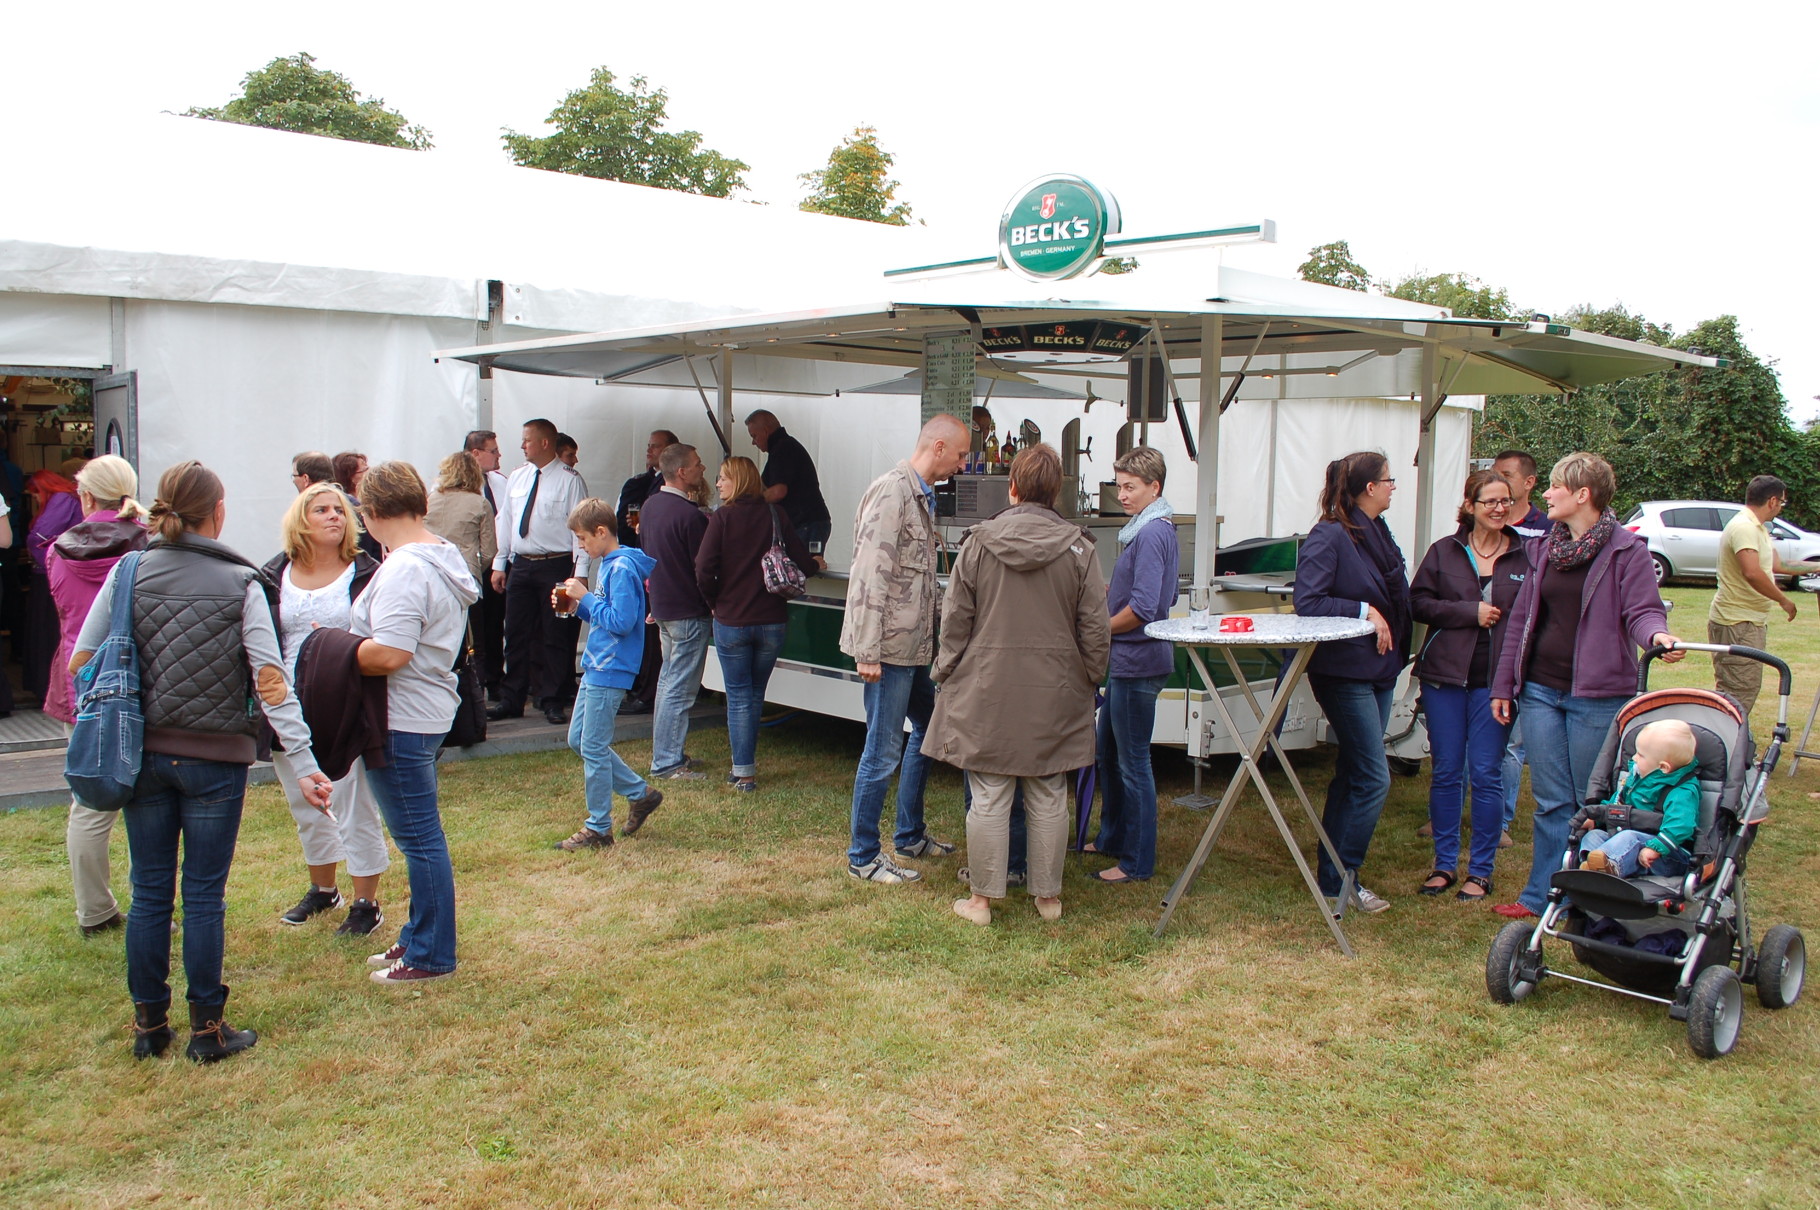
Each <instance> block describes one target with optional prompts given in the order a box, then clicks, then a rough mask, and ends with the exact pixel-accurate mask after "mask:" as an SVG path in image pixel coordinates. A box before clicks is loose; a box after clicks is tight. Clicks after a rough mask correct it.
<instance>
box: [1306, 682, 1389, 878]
mask: <svg viewBox="0 0 1820 1210" xmlns="http://www.w3.org/2000/svg"><path fill="white" fill-rule="evenodd" d="M1308 684H1309V687H1310V688H1312V689H1313V690H1314V699H1315V701H1317V702H1319V703H1320V704H1321V712H1322V713H1323V714H1325V715H1326V716H1327V733H1328V736H1329V737H1330V738H1331V739H1332V740H1333V744H1334V749H1335V750H1334V756H1333V780H1332V781H1330V782H1328V783H1327V805H1326V809H1325V810H1323V811H1322V812H1321V828H1322V830H1323V831H1325V832H1326V833H1327V839H1329V840H1331V841H1332V842H1333V847H1334V851H1335V852H1337V853H1338V854H1339V855H1340V864H1341V865H1342V866H1344V867H1345V868H1346V869H1348V870H1350V871H1352V872H1353V873H1354V874H1355V875H1356V874H1357V873H1358V871H1359V868H1360V867H1361V866H1363V865H1364V864H1365V854H1366V852H1367V851H1368V850H1369V849H1370V848H1371V836H1372V833H1373V832H1375V831H1377V828H1378V816H1379V815H1381V814H1383V813H1384V796H1385V795H1387V794H1389V793H1390V761H1389V760H1388V759H1386V757H1385V755H1384V728H1386V727H1388V726H1389V725H1390V706H1391V698H1392V696H1393V693H1394V687H1393V686H1390V685H1385V686H1382V687H1379V686H1377V685H1373V684H1372V683H1371V682H1370V681H1349V680H1344V679H1341V678H1339V677H1327V676H1310V677H1309V678H1308ZM1318 875H1319V878H1318V881H1319V882H1320V885H1321V893H1322V894H1324V895H1328V896H1333V895H1338V894H1339V893H1340V882H1341V873H1340V871H1339V870H1337V869H1335V868H1334V866H1333V862H1331V861H1329V860H1328V858H1327V849H1326V848H1325V847H1323V848H1322V849H1321V859H1320V862H1319V863H1318Z"/></svg>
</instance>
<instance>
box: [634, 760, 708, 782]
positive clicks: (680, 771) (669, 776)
mask: <svg viewBox="0 0 1820 1210" xmlns="http://www.w3.org/2000/svg"><path fill="white" fill-rule="evenodd" d="M645 780H646V781H706V780H707V777H706V775H704V774H701V773H697V772H696V771H695V770H693V769H691V768H690V767H689V766H688V764H687V763H684V764H680V765H673V766H671V767H670V768H668V769H665V770H664V771H663V772H661V773H653V774H651V776H649V777H647V778H646V779H645Z"/></svg>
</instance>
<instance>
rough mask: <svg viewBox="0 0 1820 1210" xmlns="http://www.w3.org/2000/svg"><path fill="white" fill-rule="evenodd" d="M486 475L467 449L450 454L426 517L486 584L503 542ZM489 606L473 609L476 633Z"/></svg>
mask: <svg viewBox="0 0 1820 1210" xmlns="http://www.w3.org/2000/svg"><path fill="white" fill-rule="evenodd" d="M485 487H486V476H485V472H483V471H482V470H481V469H480V459H478V458H476V457H475V456H474V455H473V454H471V453H469V452H468V451H466V450H463V451H461V452H459V453H454V454H450V455H449V456H448V457H447V458H444V459H443V460H442V465H441V466H439V467H437V475H436V490H435V491H434V492H432V493H430V511H429V512H428V513H427V514H426V515H425V516H424V519H423V525H424V528H425V529H427V530H429V531H430V532H431V533H433V534H435V535H436V536H437V537H438V538H441V539H442V540H443V541H445V542H448V543H451V544H452V545H453V546H454V547H455V549H456V550H459V551H460V552H461V557H462V558H463V559H466V560H467V563H468V574H469V575H471V576H473V577H474V582H475V583H476V584H484V583H486V579H487V573H488V571H489V569H491V568H492V566H493V556H494V555H496V554H498V553H499V539H498V537H497V536H496V535H495V533H494V530H493V523H494V516H493V506H492V505H491V504H488V503H487V498H486V496H485V495H484V494H483V492H484V489H485ZM485 608H486V606H485V605H484V604H482V603H480V602H476V603H475V605H474V609H473V610H470V611H469V612H470V615H471V616H470V624H471V625H472V627H473V630H474V633H476V634H479V633H481V632H482V631H483V630H485V628H486V619H485V618H484V617H482V616H481V613H480V611H484V610H485Z"/></svg>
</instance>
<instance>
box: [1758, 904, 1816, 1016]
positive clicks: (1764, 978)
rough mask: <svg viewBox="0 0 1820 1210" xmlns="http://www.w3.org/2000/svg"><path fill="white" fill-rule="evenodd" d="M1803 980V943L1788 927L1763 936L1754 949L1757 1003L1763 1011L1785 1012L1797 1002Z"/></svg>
mask: <svg viewBox="0 0 1820 1210" xmlns="http://www.w3.org/2000/svg"><path fill="white" fill-rule="evenodd" d="M1806 980H1807V943H1806V942H1805V941H1803V940H1801V930H1800V929H1798V928H1796V927H1795V926H1794V925H1792V924H1778V925H1777V926H1776V927H1775V928H1773V929H1771V930H1770V931H1769V932H1767V933H1765V934H1763V944H1762V945H1761V946H1760V947H1758V949H1757V999H1758V1000H1761V1001H1762V1002H1763V1007H1764V1008H1787V1007H1788V1006H1789V1005H1791V1004H1793V1003H1794V1002H1795V1001H1796V1000H1799V999H1800V998H1801V985H1802V984H1803V983H1804V982H1806Z"/></svg>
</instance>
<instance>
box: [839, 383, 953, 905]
mask: <svg viewBox="0 0 1820 1210" xmlns="http://www.w3.org/2000/svg"><path fill="white" fill-rule="evenodd" d="M966 452H967V426H966V425H965V424H963V423H961V422H960V421H959V420H957V419H955V418H954V417H953V416H948V415H941V416H937V417H935V418H934V419H932V420H930V421H929V422H928V423H927V424H925V425H923V430H922V432H921V433H920V434H919V435H918V436H917V440H916V449H915V451H914V452H912V453H911V455H910V457H909V458H908V459H907V460H905V461H903V462H900V463H898V464H897V465H896V466H894V467H892V468H891V469H890V470H888V471H886V472H885V473H884V474H882V475H880V476H879V477H878V478H877V479H875V480H873V481H872V486H870V487H868V488H867V489H866V494H865V495H864V496H863V497H861V499H860V502H859V513H858V515H857V516H856V517H855V518H854V522H853V566H852V568H851V570H850V571H849V572H848V577H847V613H846V617H845V618H844V619H843V620H842V622H841V633H840V649H841V650H842V651H844V652H846V653H847V654H848V655H849V656H851V657H853V662H854V663H855V664H856V665H857V666H858V671H859V679H860V680H861V681H863V682H864V683H865V695H866V749H865V751H864V752H863V753H862V754H861V755H860V758H859V769H858V770H857V772H856V773H855V774H854V778H853V820H852V844H851V845H850V846H849V847H848V849H847V869H848V872H849V873H851V874H852V875H853V876H854V877H855V878H858V879H860V880H862V881H864V882H883V883H895V882H914V881H916V880H917V879H919V878H921V877H922V874H921V873H920V872H918V871H916V870H912V869H906V868H904V867H903V866H900V865H898V864H897V863H896V862H895V861H893V860H892V859H891V858H890V857H889V856H888V855H886V853H885V852H884V851H883V849H882V848H881V843H880V840H879V831H878V819H879V815H880V813H881V812H882V811H883V810H884V805H885V790H886V787H887V786H889V784H890V782H891V775H892V774H893V773H896V772H898V769H899V766H900V765H901V766H902V774H901V775H900V776H899V778H898V783H897V834H896V836H895V847H896V850H897V854H898V856H900V857H941V856H945V855H947V854H949V853H952V852H954V846H953V845H952V844H950V843H948V842H947V841H945V840H937V839H936V838H935V837H933V836H930V835H929V834H928V832H927V831H926V830H925V829H924V826H923V783H924V781H925V780H926V778H927V775H928V759H927V758H926V757H924V756H923V754H922V744H923V733H924V732H925V731H926V730H927V729H928V726H929V715H930V713H931V711H933V710H934V708H935V685H934V683H933V682H932V681H930V679H929V661H930V660H931V659H933V658H934V656H935V620H936V616H937V611H938V610H939V608H940V588H939V586H938V585H937V583H936V574H937V572H938V570H939V569H938V567H937V566H936V557H935V552H936V545H937V543H936V533H935V489H934V486H933V485H934V484H936V483H938V482H940V481H942V480H944V479H947V478H948V477H949V476H950V475H952V474H954V472H955V471H957V470H959V469H960V465H961V459H962V457H964V456H965V455H966ZM905 719H909V721H910V726H911V733H910V737H909V747H908V749H906V748H905V737H904V720H905Z"/></svg>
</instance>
